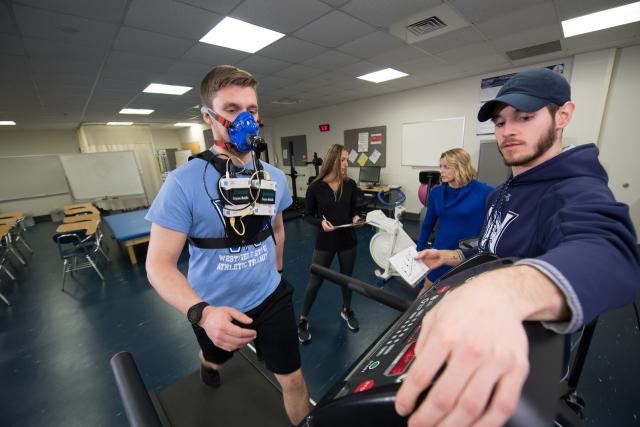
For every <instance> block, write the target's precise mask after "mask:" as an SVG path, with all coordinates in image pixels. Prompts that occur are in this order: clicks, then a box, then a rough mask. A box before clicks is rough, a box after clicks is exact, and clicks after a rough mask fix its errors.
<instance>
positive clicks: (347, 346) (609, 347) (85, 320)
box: [0, 220, 640, 427]
mask: <svg viewBox="0 0 640 427" xmlns="http://www.w3.org/2000/svg"><path fill="white" fill-rule="evenodd" d="M56 226H57V224H54V223H39V224H37V225H36V226H35V227H32V228H30V229H29V230H28V231H27V233H26V236H27V239H28V240H29V242H30V243H31V245H32V247H33V248H34V249H35V254H34V255H33V256H31V257H30V259H29V264H28V266H27V268H22V267H19V266H16V267H15V268H14V270H15V271H16V272H17V273H18V282H17V283H11V282H7V281H6V277H4V275H3V276H2V277H1V278H0V280H3V281H2V282H1V283H0V291H2V292H3V293H4V294H5V295H6V296H7V297H8V298H9V299H10V300H11V302H12V303H13V306H12V307H7V306H5V305H4V303H2V302H0V426H3V427H4V426H21V427H22V426H126V425H128V424H127V420H126V417H125V415H124V413H123V409H122V405H121V403H120V400H119V397H118V394H117V391H116V387H115V383H114V380H113V377H112V375H111V371H110V368H109V364H108V361H109V357H110V356H111V355H112V354H113V353H115V352H117V351H119V350H122V349H127V350H129V351H131V352H132V353H133V355H134V356H135V358H136V361H137V363H138V366H139V367H140V371H141V373H142V376H143V378H144V381H145V383H146V385H147V387H149V388H151V389H154V390H162V389H164V388H165V387H167V386H169V385H171V384H173V383H174V382H176V381H177V380H178V379H180V378H182V377H184V376H186V375H188V374H190V373H192V372H193V371H194V370H196V369H197V367H198V361H197V358H196V357H195V354H196V343H195V340H194V339H193V335H192V333H191V331H190V327H189V325H188V323H187V322H186V320H185V319H183V316H182V315H180V314H179V313H178V312H176V311H175V310H174V309H172V308H170V307H169V306H167V305H166V304H165V303H164V302H163V301H162V300H161V299H160V298H159V297H158V296H157V295H156V293H155V292H154V291H153V289H151V288H150V286H149V285H148V283H147V280H146V274H145V271H144V265H143V264H140V265H137V266H131V265H130V264H129V261H128V258H127V257H126V254H125V253H124V252H123V251H122V250H121V249H120V248H119V247H118V246H117V244H116V243H115V241H113V240H111V239H110V236H109V234H108V231H107V238H106V241H107V244H108V246H109V248H110V255H111V257H112V259H113V262H112V263H111V264H110V265H108V266H103V271H105V276H106V283H105V284H102V283H101V282H100V281H99V279H98V278H97V276H96V275H95V274H94V273H93V272H92V271H90V270H84V271H82V272H78V273H76V278H77V281H76V280H74V279H68V280H67V284H66V285H65V292H61V290H60V282H61V271H60V270H61V262H60V260H59V258H58V255H57V250H56V247H55V245H54V243H53V242H52V240H51V237H50V236H51V235H52V234H53V233H54V230H55V228H56ZM405 227H406V229H407V231H408V233H409V234H410V235H411V236H412V237H415V236H416V235H417V232H418V230H417V227H418V224H417V223H415V222H410V221H407V222H406V223H405ZM286 233H287V240H286V246H285V266H284V270H285V276H286V277H287V278H288V280H289V281H290V282H292V284H293V285H294V286H295V293H294V302H295V306H296V310H299V309H300V305H301V303H302V298H303V295H304V288H305V285H306V282H307V279H308V272H307V269H308V266H309V262H310V259H311V252H312V246H313V244H312V242H313V240H314V231H313V229H312V228H311V227H310V226H309V225H307V224H306V223H304V222H303V221H301V220H292V221H289V222H287V223H286ZM358 233H359V235H358V240H359V248H358V249H359V253H358V261H357V263H356V268H355V272H354V276H355V277H357V278H359V279H361V280H364V281H367V282H371V283H374V282H375V276H374V274H373V269H374V266H373V262H372V261H371V258H370V256H369V249H368V247H369V239H370V238H371V235H372V231H371V230H370V229H366V228H363V229H360V230H359V231H358ZM137 254H138V255H139V257H140V258H141V259H144V249H141V250H138V251H137ZM186 266H187V257H186V253H185V255H183V257H182V258H181V260H180V265H179V267H180V269H181V270H182V271H186ZM603 286H606V284H603ZM384 287H385V288H386V289H388V290H390V291H391V292H394V293H397V294H399V295H402V296H404V297H407V298H410V297H412V296H413V295H414V293H415V291H413V290H412V289H410V288H409V287H407V286H406V285H404V284H403V283H401V282H400V281H399V280H397V279H392V280H390V281H389V282H387V283H386V284H385V285H384ZM340 300H341V297H340V292H339V289H338V288H337V287H336V286H334V285H332V284H329V283H327V284H325V285H324V286H323V288H322V290H321V291H320V293H319V295H318V299H317V300H316V303H315V305H314V307H313V310H312V312H311V314H310V324H311V328H312V334H313V340H312V342H311V343H309V344H307V345H303V346H301V353H302V359H303V370H304V374H305V377H306V380H307V383H308V385H309V389H310V392H311V396H312V398H313V399H314V400H318V399H319V398H320V397H321V396H322V395H323V394H324V393H325V392H326V391H327V390H328V388H329V387H330V386H331V384H332V383H333V382H334V381H335V380H336V379H337V378H338V377H339V376H341V375H342V374H343V372H344V370H345V369H346V368H347V367H349V366H350V365H351V364H352V363H353V362H354V361H355V360H356V359H357V358H358V356H360V355H361V353H362V352H363V350H364V349H365V348H366V347H368V346H369V345H370V344H371V343H372V342H373V341H374V340H375V339H376V338H377V337H378V335H379V334H380V333H381V332H382V331H383V330H384V329H385V328H386V327H387V326H388V325H389V324H390V323H391V322H392V321H393V320H394V319H395V318H396V316H397V315H398V313H397V312H395V311H394V310H392V309H390V308H387V307H384V306H382V305H380V304H378V303H374V302H372V301H369V300H366V299H365V298H364V297H361V296H359V295H354V299H353V309H354V310H355V312H356V313H357V315H358V317H359V319H360V321H361V329H360V331H359V332H357V333H353V332H350V331H349V330H347V328H346V327H345V325H344V322H343V321H342V320H341V319H340V318H339V307H340V303H341V301H340ZM639 355H640V333H639V332H638V326H637V324H636V320H635V317H634V312H633V309H632V307H625V308H622V309H619V310H616V311H614V312H612V313H609V314H607V315H605V316H603V317H602V318H601V321H600V323H599V325H598V329H597V330H596V334H595V338H594V342H593V344H592V349H591V352H590V354H589V358H588V360H587V364H586V368H585V372H584V374H583V377H582V380H581V383H580V390H581V392H582V394H583V396H584V397H585V399H586V401H587V410H586V422H585V425H588V426H604V425H606V426H614V425H615V426H632V425H640V392H639V389H638V380H640V363H639V362H638V360H639V357H640V356H639Z"/></svg>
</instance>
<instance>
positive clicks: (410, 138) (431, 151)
mask: <svg viewBox="0 0 640 427" xmlns="http://www.w3.org/2000/svg"><path fill="white" fill-rule="evenodd" d="M463 141H464V117H453V118H450V119H441V120H433V121H430V122H415V123H403V124H402V165H404V166H439V165H440V155H441V154H442V153H443V152H445V151H447V150H451V149H452V148H461V147H462V145H463Z"/></svg>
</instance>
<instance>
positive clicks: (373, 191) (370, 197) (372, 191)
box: [359, 184, 402, 217]
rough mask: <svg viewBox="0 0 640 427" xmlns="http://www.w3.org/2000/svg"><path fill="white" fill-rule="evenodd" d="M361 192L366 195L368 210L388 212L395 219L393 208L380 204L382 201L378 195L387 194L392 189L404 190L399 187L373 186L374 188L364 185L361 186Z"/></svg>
mask: <svg viewBox="0 0 640 427" xmlns="http://www.w3.org/2000/svg"><path fill="white" fill-rule="evenodd" d="M359 188H360V191H362V192H363V193H364V197H365V199H366V200H367V202H368V203H366V206H367V209H366V210H369V209H382V210H385V211H387V215H388V216H391V217H393V208H390V207H388V206H384V205H382V203H380V201H379V200H378V197H377V195H378V193H379V192H381V191H382V192H387V191H389V190H391V189H400V188H402V187H401V186H399V185H391V184H389V185H373V186H369V185H363V184H360V186H359Z"/></svg>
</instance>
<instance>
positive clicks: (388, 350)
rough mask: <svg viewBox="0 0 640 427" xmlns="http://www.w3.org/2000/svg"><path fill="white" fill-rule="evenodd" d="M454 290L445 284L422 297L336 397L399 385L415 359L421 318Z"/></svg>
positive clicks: (365, 360)
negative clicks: (394, 384) (386, 385)
mask: <svg viewBox="0 0 640 427" xmlns="http://www.w3.org/2000/svg"><path fill="white" fill-rule="evenodd" d="M455 287H456V285H455V284H447V283H446V282H445V283H443V284H442V285H441V286H439V287H438V288H437V289H431V290H429V291H428V292H426V293H425V294H424V295H422V297H421V298H420V299H419V300H418V301H416V303H414V305H413V306H411V308H410V309H409V310H407V312H405V314H404V315H403V316H402V317H401V318H400V319H399V320H398V321H397V322H396V324H395V325H394V326H393V327H392V328H390V329H389V331H387V333H386V334H385V335H384V336H383V337H382V338H381V339H380V341H379V342H378V343H377V344H376V345H375V346H374V347H373V348H372V350H371V351H369V353H367V355H366V356H365V357H363V358H362V359H361V361H360V363H359V364H358V366H357V367H356V368H355V369H354V370H352V371H351V372H350V373H349V374H348V375H347V376H346V377H345V379H344V386H343V387H342V389H341V390H340V391H339V392H338V393H337V394H336V396H335V398H339V397H342V396H345V395H347V394H353V393H359V392H362V391H365V390H369V389H371V388H373V387H378V386H380V385H384V384H390V383H399V382H402V381H403V380H404V378H405V376H406V373H407V371H408V370H409V367H410V366H411V364H412V363H413V361H414V359H415V346H416V341H417V340H418V335H419V334H420V327H421V324H422V318H423V317H424V315H425V313H426V312H428V311H429V310H431V308H433V306H434V305H435V304H436V303H437V302H438V301H440V300H441V299H442V298H444V297H445V296H446V295H447V294H448V293H449V292H451V291H452V290H453V289H455Z"/></svg>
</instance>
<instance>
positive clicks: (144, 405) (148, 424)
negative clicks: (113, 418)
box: [110, 351, 162, 427]
mask: <svg viewBox="0 0 640 427" xmlns="http://www.w3.org/2000/svg"><path fill="white" fill-rule="evenodd" d="M110 364H111V370H112V371H113V376H114V377H115V379H116V384H117V386H118V392H119V394H120V399H121V400H122V405H123V406H124V410H125V412H126V414H127V419H128V420H129V424H130V425H131V427H162V422H161V421H160V417H159V415H158V412H157V411H156V409H155V407H154V406H153V402H152V401H151V397H150V396H149V392H148V391H147V388H146V387H145V385H144V382H143V381H142V377H141V376H140V372H139V371H138V367H137V366H136V362H135V361H134V360H133V356H131V353H129V352H128V351H120V352H118V353H116V354H114V355H113V357H111V361H110Z"/></svg>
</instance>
